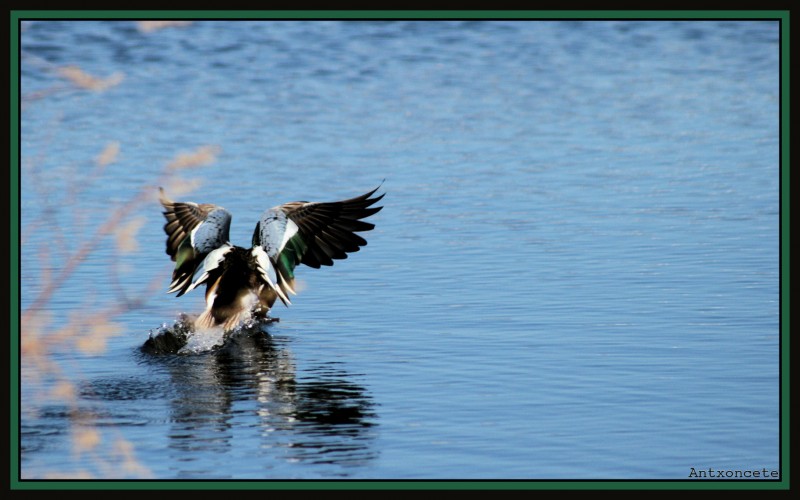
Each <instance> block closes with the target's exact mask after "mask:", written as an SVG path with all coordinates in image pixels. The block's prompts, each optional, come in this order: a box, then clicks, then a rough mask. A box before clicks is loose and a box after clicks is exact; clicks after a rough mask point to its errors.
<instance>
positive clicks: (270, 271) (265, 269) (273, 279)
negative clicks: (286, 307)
mask: <svg viewBox="0 0 800 500" xmlns="http://www.w3.org/2000/svg"><path fill="white" fill-rule="evenodd" d="M250 252H251V253H252V254H253V256H254V257H255V258H256V265H257V267H258V273H259V274H260V275H261V278H262V279H263V280H264V281H266V282H267V284H268V285H269V287H270V288H272V289H273V290H275V293H277V294H278V296H279V297H280V298H281V300H282V301H284V302H285V303H287V304H291V303H292V302H291V301H290V300H289V298H288V297H287V296H286V294H285V293H283V290H282V289H281V287H280V286H278V275H277V273H276V272H275V266H273V265H272V260H270V258H269V255H267V252H265V251H264V249H263V248H262V247H261V245H256V246H254V247H253V249H252V250H250Z"/></svg>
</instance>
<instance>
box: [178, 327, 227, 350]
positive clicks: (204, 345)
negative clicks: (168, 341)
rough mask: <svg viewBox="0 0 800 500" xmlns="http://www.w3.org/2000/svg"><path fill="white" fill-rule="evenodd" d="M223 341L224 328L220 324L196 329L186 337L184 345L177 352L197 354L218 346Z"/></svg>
mask: <svg viewBox="0 0 800 500" xmlns="http://www.w3.org/2000/svg"><path fill="white" fill-rule="evenodd" d="M224 341H225V330H224V328H222V327H221V326H217V327H214V328H205V329H201V330H197V331H195V332H193V333H191V334H190V335H189V337H188V338H187V339H186V345H184V346H183V347H181V348H180V350H179V351H178V354H199V353H202V352H207V351H210V350H212V349H214V348H216V347H220V346H221V345H222V344H223V342H224Z"/></svg>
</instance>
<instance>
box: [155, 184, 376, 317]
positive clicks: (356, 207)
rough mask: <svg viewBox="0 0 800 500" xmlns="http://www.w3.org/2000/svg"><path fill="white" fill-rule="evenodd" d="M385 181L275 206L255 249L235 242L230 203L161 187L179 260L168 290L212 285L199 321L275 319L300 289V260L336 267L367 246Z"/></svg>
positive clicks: (171, 251) (261, 223)
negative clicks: (173, 194)
mask: <svg viewBox="0 0 800 500" xmlns="http://www.w3.org/2000/svg"><path fill="white" fill-rule="evenodd" d="M380 187H381V186H378V187H377V188H375V189H373V190H371V191H369V192H367V193H364V194H362V195H360V196H355V197H353V198H349V199H345V200H341V201H333V202H309V201H292V202H288V203H284V204H282V205H277V206H274V207H272V208H268V209H266V210H265V211H264V212H263V213H262V214H261V216H260V217H259V219H258V221H257V222H256V225H255V229H254V231H253V238H252V241H251V245H250V247H249V248H248V247H242V246H238V245H234V244H232V243H231V242H230V226H231V219H232V215H231V213H230V212H229V211H228V210H226V209H225V208H224V207H221V206H219V205H214V204H210V203H195V202H191V201H172V200H171V199H169V198H168V197H167V195H166V193H165V192H164V189H163V188H161V187H159V201H160V202H161V205H162V206H163V208H164V211H163V215H164V218H165V219H166V221H167V222H166V224H164V232H165V233H166V234H167V242H166V253H167V255H169V257H170V259H171V260H172V261H173V262H175V268H174V270H173V272H172V281H171V283H170V285H169V288H168V289H167V293H170V294H171V293H176V297H180V296H182V295H184V294H186V293H188V292H191V291H192V290H194V289H195V288H198V287H200V286H202V285H204V284H205V285H206V291H205V302H206V308H205V310H204V311H203V312H202V313H201V314H200V315H199V316H198V317H197V319H196V320H195V321H194V326H195V328H200V329H208V328H215V327H219V326H221V327H222V328H223V330H224V331H225V332H228V331H231V330H233V329H235V328H236V327H237V326H239V325H240V324H241V323H242V322H243V321H245V320H247V319H249V318H251V317H256V318H260V319H265V320H269V319H271V318H270V316H269V311H270V310H271V309H272V307H273V305H274V304H275V302H277V301H278V300H280V301H281V302H282V303H283V304H284V305H285V306H287V307H288V306H289V305H291V300H290V295H296V294H297V292H296V289H297V287H296V282H295V268H296V267H297V266H298V265H300V264H303V265H305V266H308V267H311V268H314V269H319V268H320V267H322V266H332V265H333V264H334V261H335V260H341V259H346V258H347V257H348V255H349V254H351V253H354V252H357V251H359V250H360V249H361V248H362V247H364V246H366V244H367V241H366V240H365V239H364V238H363V237H362V236H360V235H359V234H358V233H363V232H366V231H371V230H373V229H374V228H375V225H374V224H372V223H370V222H365V221H364V220H362V219H365V218H367V217H370V216H372V215H374V214H376V213H378V212H379V211H380V210H381V209H382V208H383V207H382V206H374V205H375V204H376V203H377V202H379V201H380V200H381V199H383V197H384V196H385V194H386V193H383V194H380V195H376V194H375V193H376V192H377V191H378V189H379V188H380Z"/></svg>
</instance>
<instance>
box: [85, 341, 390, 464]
mask: <svg viewBox="0 0 800 500" xmlns="http://www.w3.org/2000/svg"><path fill="white" fill-rule="evenodd" d="M184 340H185V339H184ZM291 341H292V340H291V338H287V337H273V336H272V335H270V334H269V333H268V332H267V331H266V326H265V325H250V326H248V327H246V328H243V329H242V330H240V331H237V332H234V333H233V334H231V335H230V336H228V337H227V338H226V339H225V342H224V344H223V345H221V346H219V347H217V348H214V349H211V350H208V351H206V352H202V353H194V354H176V352H177V351H179V350H180V346H181V343H182V342H183V340H181V339H177V340H176V339H174V338H173V339H171V340H169V342H168V343H162V344H160V345H159V346H154V345H153V342H152V337H151V339H149V340H148V342H147V343H146V344H145V345H144V346H142V348H141V349H140V352H139V353H138V354H137V355H138V357H139V358H140V365H143V366H146V367H148V372H150V373H151V374H152V376H153V377H155V378H156V380H151V381H150V382H149V384H147V385H150V384H154V385H160V386H162V387H165V386H166V387H168V389H166V393H162V394H161V395H160V396H156V398H157V399H160V400H161V401H163V402H165V403H166V405H167V410H166V411H167V415H168V416H167V418H168V420H169V423H168V425H170V429H169V430H168V431H167V437H168V444H167V447H168V448H169V449H170V450H173V451H174V452H176V453H174V454H173V453H170V455H172V458H173V460H172V462H171V463H172V465H171V468H172V469H173V471H172V472H173V473H175V472H177V473H178V474H179V475H181V474H182V475H187V474H188V475H191V474H192V472H191V471H192V470H195V469H196V470H208V465H209V464H208V463H207V462H208V461H209V460H212V461H213V460H237V459H239V458H240V457H241V455H242V454H246V455H247V456H248V460H247V461H248V462H249V463H248V464H246V467H247V469H246V470H248V471H249V472H250V473H251V474H253V475H255V476H258V475H259V474H264V473H265V469H273V468H274V469H279V466H278V465H277V463H279V462H281V461H283V463H296V462H304V463H307V464H320V465H323V464H324V465H335V466H339V467H345V468H347V467H358V466H363V465H366V464H368V463H369V462H370V461H372V460H373V459H374V458H376V457H377V451H376V450H375V449H374V446H373V442H374V438H375V425H376V420H377V415H376V414H375V412H374V406H375V405H374V403H373V401H372V397H371V396H370V395H369V394H368V392H367V391H366V389H365V388H364V387H362V386H360V385H358V384H356V383H354V382H353V381H352V378H353V376H352V375H351V374H349V373H348V372H347V371H346V370H344V369H343V368H342V367H341V363H323V364H319V365H317V366H312V367H310V368H308V369H305V370H303V375H302V376H298V374H297V369H296V365H295V361H294V359H293V354H292V352H291V350H290V349H289V344H290V343H291ZM166 346H168V347H169V349H166ZM157 347H158V348H157ZM166 350H169V351H172V352H164V351H166ZM164 375H165V376H166V378H167V380H165V381H159V380H158V378H160V377H161V376H164ZM109 382H110V381H108V380H105V381H103V382H102V383H93V384H92V386H93V387H92V390H91V392H92V393H93V395H94V397H95V398H100V399H106V398H108V399H111V400H119V399H120V398H121V397H122V398H124V399H125V398H126V399H129V400H130V399H131V398H133V399H140V398H139V397H137V394H138V395H139V396H141V395H142V394H141V392H142V391H141V385H142V384H136V385H137V386H138V388H137V387H131V385H130V382H129V381H127V382H125V381H118V382H119V383H117V384H114V383H109ZM129 390H132V393H131V394H130V395H129V397H126V396H122V395H121V393H123V392H129ZM152 397H153V395H152V394H151V395H150V396H147V397H146V398H152ZM209 457H213V458H209ZM226 457H228V458H227V459H226ZM176 469H177V470H176ZM212 470H213V469H212ZM266 473H267V474H268V472H266ZM340 473H341V474H342V475H344V476H346V475H348V473H347V471H346V470H343V471H340ZM204 475H206V474H204Z"/></svg>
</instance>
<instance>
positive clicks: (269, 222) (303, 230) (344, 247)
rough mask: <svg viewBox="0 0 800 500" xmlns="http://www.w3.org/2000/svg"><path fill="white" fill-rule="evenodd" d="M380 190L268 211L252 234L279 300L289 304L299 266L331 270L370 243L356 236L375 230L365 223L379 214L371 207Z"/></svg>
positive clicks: (303, 202)
mask: <svg viewBox="0 0 800 500" xmlns="http://www.w3.org/2000/svg"><path fill="white" fill-rule="evenodd" d="M377 190H378V188H375V189H373V190H372V191H370V192H368V193H365V194H362V195H361V196H356V197H354V198H350V199H347V200H342V201H333V202H307V201H294V202H290V203H284V204H283V205H279V206H277V207H273V208H270V209H268V210H266V211H265V212H264V213H263V214H262V215H261V219H260V220H259V222H258V224H256V228H255V231H254V232H253V250H252V252H253V255H254V256H255V257H256V259H257V260H258V259H259V258H260V262H261V263H263V266H260V267H262V269H263V272H262V277H263V278H264V280H265V281H267V282H268V283H269V281H270V280H272V281H273V282H274V283H275V284H277V285H278V286H276V287H273V288H275V291H276V292H277V293H278V297H280V299H281V300H282V301H283V302H284V304H287V303H289V300H288V296H287V293H292V294H294V268H295V267H296V266H297V265H298V264H305V265H307V266H309V267H313V268H319V267H320V266H332V265H333V260H334V259H346V258H347V254H348V253H351V252H357V251H358V250H359V249H360V248H361V247H362V246H364V245H366V244H367V241H366V240H365V239H364V238H362V237H361V236H359V235H358V234H356V233H359V232H363V231H370V230H372V229H373V228H374V227H375V225H374V224H371V223H369V222H364V221H362V220H361V219H364V218H366V217H369V216H370V215H373V214H375V213H377V212H379V211H380V210H381V209H382V208H383V207H373V206H372V205H374V204H375V203H377V202H378V201H380V200H381V198H383V196H384V195H380V196H374V197H373V195H374V194H375V192H376V191H377ZM262 254H263V255H262Z"/></svg>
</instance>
